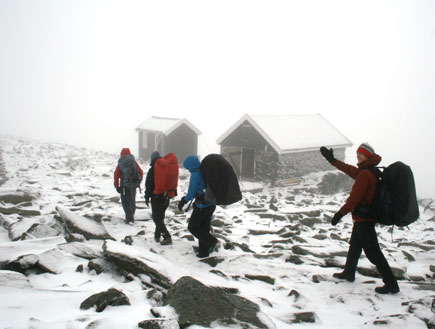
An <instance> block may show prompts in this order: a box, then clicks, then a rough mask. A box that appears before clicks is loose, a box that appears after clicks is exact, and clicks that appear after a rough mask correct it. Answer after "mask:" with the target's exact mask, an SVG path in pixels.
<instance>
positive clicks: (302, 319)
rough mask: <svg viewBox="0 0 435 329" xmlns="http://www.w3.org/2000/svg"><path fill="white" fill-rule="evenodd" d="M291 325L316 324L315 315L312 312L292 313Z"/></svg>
mask: <svg viewBox="0 0 435 329" xmlns="http://www.w3.org/2000/svg"><path fill="white" fill-rule="evenodd" d="M290 322H291V323H314V322H316V314H315V313H313V312H299V313H293V314H292V319H291V320H290Z"/></svg>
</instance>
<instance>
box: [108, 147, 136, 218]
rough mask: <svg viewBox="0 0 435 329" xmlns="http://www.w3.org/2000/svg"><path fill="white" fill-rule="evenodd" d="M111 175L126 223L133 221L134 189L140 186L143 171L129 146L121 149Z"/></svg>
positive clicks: (134, 208)
mask: <svg viewBox="0 0 435 329" xmlns="http://www.w3.org/2000/svg"><path fill="white" fill-rule="evenodd" d="M113 177H114V185H115V188H116V191H117V192H118V193H120V195H121V203H122V208H123V209H124V212H125V222H126V223H127V224H129V223H133V222H134V213H135V212H136V189H137V188H138V187H140V183H141V182H142V178H143V171H142V168H141V167H140V166H139V164H138V163H137V162H136V160H135V158H134V155H133V154H131V152H130V149H129V148H123V149H122V150H121V157H120V158H119V160H118V165H117V166H116V169H115V173H114V174H113Z"/></svg>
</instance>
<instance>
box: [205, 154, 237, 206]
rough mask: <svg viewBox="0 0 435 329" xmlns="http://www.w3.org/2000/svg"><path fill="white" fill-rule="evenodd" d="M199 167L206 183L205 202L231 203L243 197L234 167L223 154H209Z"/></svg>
mask: <svg viewBox="0 0 435 329" xmlns="http://www.w3.org/2000/svg"><path fill="white" fill-rule="evenodd" d="M199 169H200V171H201V174H202V175H203V177H204V180H205V183H206V191H205V195H204V201H205V203H208V204H213V203H214V204H218V205H230V204H232V203H235V202H237V201H240V200H241V199H242V193H241V192H240V187H239V181H238V180H237V176H236V174H235V173H234V170H233V167H232V166H231V164H230V163H229V162H228V161H227V160H225V158H224V157H223V156H222V155H220V154H209V155H207V156H206V157H205V158H204V159H203V160H202V161H201V165H200V167H199ZM213 198H214V199H215V200H213Z"/></svg>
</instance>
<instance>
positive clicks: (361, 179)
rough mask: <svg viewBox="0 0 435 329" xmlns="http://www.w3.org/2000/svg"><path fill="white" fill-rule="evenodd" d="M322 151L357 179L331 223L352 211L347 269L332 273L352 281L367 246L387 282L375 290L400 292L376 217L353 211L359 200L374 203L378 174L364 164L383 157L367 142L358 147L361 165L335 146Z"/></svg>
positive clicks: (370, 164)
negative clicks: (350, 161) (341, 155)
mask: <svg viewBox="0 0 435 329" xmlns="http://www.w3.org/2000/svg"><path fill="white" fill-rule="evenodd" d="M320 152H321V154H322V155H323V156H324V157H325V159H326V160H328V161H329V163H331V164H332V165H333V166H334V167H336V168H337V169H339V170H341V171H342V172H344V173H345V174H347V175H348V176H350V177H351V178H353V179H354V180H355V183H354V185H353V187H352V190H351V192H350V195H349V197H348V198H347V200H346V203H345V204H344V205H343V206H342V207H341V208H340V210H339V211H338V212H337V213H336V214H335V215H334V216H333V217H332V219H331V224H332V225H334V226H335V225H337V223H338V222H339V221H340V220H341V218H342V217H343V216H345V215H346V214H348V213H349V212H352V219H353V222H354V224H353V229H352V235H351V238H350V246H349V250H348V253H347V259H346V264H345V266H344V271H343V272H340V273H334V274H333V276H334V277H335V278H338V279H343V280H347V281H350V282H353V281H354V280H355V271H356V267H357V264H358V260H359V257H360V256H361V252H362V250H364V253H365V255H366V256H367V258H368V260H369V261H370V262H371V263H372V264H374V265H375V266H376V269H377V270H378V272H379V273H380V274H381V276H382V279H383V281H384V286H382V287H376V288H375V291H376V292H377V293H380V294H389V293H391V294H396V293H398V292H399V291H400V289H399V285H398V284H397V280H396V278H395V277H394V274H393V272H392V271H391V268H390V265H389V264H388V262H387V260H386V259H385V256H384V254H383V253H382V251H381V248H380V247H379V242H378V238H377V236H376V231H375V221H374V220H373V219H367V218H361V217H358V216H357V215H356V214H355V213H354V210H355V207H356V206H357V205H358V204H362V205H371V204H372V203H373V198H374V196H375V190H376V183H377V177H376V175H375V174H374V173H373V172H371V171H370V170H365V169H364V168H367V167H374V166H377V165H378V164H379V163H380V162H381V160H382V158H381V157H380V156H379V155H378V154H376V153H375V151H374V149H373V147H371V146H370V145H369V144H368V143H363V144H361V145H360V146H359V147H358V149H357V151H356V152H357V153H356V156H357V160H358V167H355V166H352V165H349V164H346V163H344V162H342V161H339V160H337V159H335V158H334V153H333V150H332V149H327V148H326V147H323V146H322V147H321V148H320Z"/></svg>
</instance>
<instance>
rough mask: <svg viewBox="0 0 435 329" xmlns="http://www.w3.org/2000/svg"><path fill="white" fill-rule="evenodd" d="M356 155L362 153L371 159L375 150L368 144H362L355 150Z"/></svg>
mask: <svg viewBox="0 0 435 329" xmlns="http://www.w3.org/2000/svg"><path fill="white" fill-rule="evenodd" d="M356 153H362V154H364V155H365V156H366V157H367V158H371V157H372V155H373V154H375V150H374V149H373V147H372V146H371V145H370V144H369V143H362V144H361V145H360V146H359V147H358V149H357V150H356Z"/></svg>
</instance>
